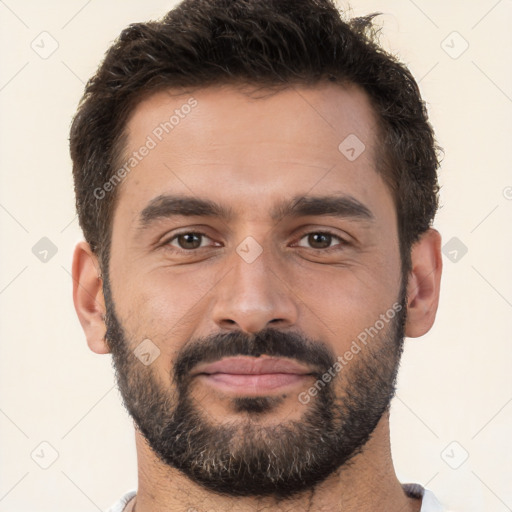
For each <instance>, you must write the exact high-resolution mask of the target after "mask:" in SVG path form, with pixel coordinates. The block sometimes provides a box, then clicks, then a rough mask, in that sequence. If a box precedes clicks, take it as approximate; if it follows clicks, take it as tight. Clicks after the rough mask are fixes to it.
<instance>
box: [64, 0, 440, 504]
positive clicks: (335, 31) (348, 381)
mask: <svg viewBox="0 0 512 512" xmlns="http://www.w3.org/2000/svg"><path fill="white" fill-rule="evenodd" d="M372 17H373V16H369V17H366V18H359V19H353V20H351V21H343V19H342V17H341V15H340V13H339V12H338V10H337V9H336V7H335V6H334V4H332V3H331V2H330V0H293V1H292V0H289V1H287V0H271V1H265V2H261V1H260V0H237V1H234V0H185V1H183V2H182V3H181V4H179V5H178V6H177V7H176V8H174V9H173V10H172V11H170V12H169V13H168V14H167V16H166V17H165V18H164V19H163V20H162V21H159V22H150V23H144V24H135V25H132V26H130V27H129V28H127V29H126V30H124V31H123V32H122V34H121V35H120V37H119V38H118V40H117V41H116V42H115V43H114V45H113V46H112V47H111V48H110V50H109V51H108V53H107V55H106V58H105V60H104V62H103V63H102V64H101V66H100V68H99V70H98V72H97V73H96V75H95V76H94V77H93V78H92V79H91V80H90V81H89V83H88V84H87V87H86V91H85V95H84V97H83V99H82V102H81V104H80V106H79V109H78V112H77V115H76V117H75V119H74V122H73V126H72V129H71V140H70V142H71V155H72V159H73V173H74V179H75V191H76V198H77V209H78V213H79V219H80V224H81V227H82V229H83V231H84V235H85V240H86V241H85V242H81V243H79V244H78V246H77V247H76V249H75V255H74V261H73V277H74V292H73V295H74V303H75V307H76V310H77V313H78V316H79V319H80V322H81V324H82V326H83V329H84V331H85V334H86V337H87V342H88V345H89V347H90V349H91V350H93V351H94V352H96V353H100V354H104V353H111V354H112V357H113V364H114V367H115V371H116V376H117V380H118V384H119V388H120V391H121V394H122V397H123V401H124V405H125V407H126V408H127V410H128V411H129V413H130V414H131V416H132V417H133V419H134V424H135V427H136V446H137V454H138V475H139V482H138V490H137V492H136V493H135V491H131V492H128V493H127V494H126V495H125V496H123V498H122V499H121V500H120V501H119V502H118V503H117V504H116V505H115V506H114V507H113V508H112V510H113V511H116V512H117V511H121V510H125V511H126V512H130V511H136V512H149V511H152V512H163V511H189V512H194V511H198V512H202V511H219V512H220V511H237V512H240V511H242V512H249V511H260V510H272V511H285V510H286V511H290V510H293V511H315V512H316V511H322V512H323V511H325V512H327V511H328V512H332V511H343V512H352V511H396V512H398V511H401V512H412V511H420V510H421V511H422V512H433V511H438V510H442V509H441V507H440V505H439V503H438V502H437V501H436V499H435V498H434V496H433V495H432V493H431V492H430V491H426V490H425V489H423V488H422V487H421V486H420V485H414V484H401V483H400V482H399V481H398V479H397V477H396V475H395V471H394V468H393V463H392V459H391V452H390V434H389V405H390V401H391V399H392V397H393V394H394V390H395V382H396V375H397V370H398V366H399V361H400V356H401V353H402V348H403V339H404V336H409V337H417V336H421V335H423V334H425V333H426V332H428V330H429V329H430V328H431V326H432V324H433V322H434V319H435V314H436V310H437V305H438V299H439V286H440V278H441V266H442V264H441V256H440V243H441V242H440V235H439V233H438V232H437V231H436V230H434V229H433V228H432V227H431V223H432V220H433V218H434V215H435V212H436V209H437V201H438V197H437V194H438V185H437V175H436V171H437V168H438V165H439V164H438V158H437V151H438V147H437V146H436V144H435V139H434V135H433V131H432V128H431V126H430V124H429V122H428V119H427V114H426V110H425V106H424V103H423V101H422V100H421V97H420V94H419V90H418V87H417V85H416V83H415V81H414V79H413V77H412V76H411V74H410V73H409V71H408V70H407V69H406V68H405V67H404V66H403V65H401V64H400V63H398V62H397V61H396V60H395V59H394V58H393V57H391V56H389V55H388V54H386V53H385V52H384V51H383V50H382V49H380V48H379V46H378V45H377V43H376V42H375V33H374V30H373V29H372Z"/></svg>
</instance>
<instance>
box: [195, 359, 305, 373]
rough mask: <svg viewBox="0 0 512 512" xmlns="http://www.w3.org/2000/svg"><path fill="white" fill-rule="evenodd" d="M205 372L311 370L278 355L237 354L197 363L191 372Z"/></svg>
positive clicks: (291, 371)
mask: <svg viewBox="0 0 512 512" xmlns="http://www.w3.org/2000/svg"><path fill="white" fill-rule="evenodd" d="M202 373H206V374H208V375H211V374H215V373H227V374H232V375H266V374H275V373H279V374H283V373H287V374H295V375H308V374H311V373H312V371H311V369H310V368H308V367H307V366H306V365H303V364H300V363H297V362H295V361H292V360H291V359H284V358H278V357H269V356H260V357H258V358H256V357H250V356H237V357H228V358H225V359H221V360H220V361H215V362H214V363H209V364H202V365H199V366H198V367H197V368H196V370H195V371H194V372H193V373H192V374H193V375H199V374H202Z"/></svg>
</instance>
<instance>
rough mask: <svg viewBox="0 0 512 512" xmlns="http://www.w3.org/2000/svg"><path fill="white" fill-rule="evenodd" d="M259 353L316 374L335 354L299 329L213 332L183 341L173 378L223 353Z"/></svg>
mask: <svg viewBox="0 0 512 512" xmlns="http://www.w3.org/2000/svg"><path fill="white" fill-rule="evenodd" d="M263 354H265V355H268V356H273V357H288V358H291V359H295V360H296V361H299V362H301V363H305V364H307V365H308V366H309V367H311V368H312V369H313V372H314V374H315V375H316V376H317V377H321V375H322V374H324V373H325V372H326V371H328V369H329V368H331V367H332V366H333V365H334V364H335V362H336V357H335V354H334V353H333V351H332V350H331V349H330V348H329V347H328V346H327V345H326V344H325V343H323V342H321V341H312V340H310V339H309V338H308V337H306V336H304V335H302V334H300V333H296V332H284V331H279V330H276V329H272V328H267V329H264V330H262V331H260V332H258V333H257V334H253V335H250V334H246V333H243V332H241V331H235V332H229V333H217V334H213V335H211V336H208V337H205V338H200V339H197V340H195V341H193V342H191V343H189V344H188V345H186V346H185V347H184V348H183V349H182V350H181V352H180V354H179V355H178V357H177V358H176V361H175V362H174V365H173V366H174V379H175V380H176V382H177V383H178V384H180V383H183V382H184V381H185V380H187V378H188V376H189V375H190V372H191V371H192V370H193V369H194V368H195V366H197V365H198V364H200V363H213V362H215V361H218V360H219V359H222V358H224V357H234V356H252V357H260V356H261V355H263Z"/></svg>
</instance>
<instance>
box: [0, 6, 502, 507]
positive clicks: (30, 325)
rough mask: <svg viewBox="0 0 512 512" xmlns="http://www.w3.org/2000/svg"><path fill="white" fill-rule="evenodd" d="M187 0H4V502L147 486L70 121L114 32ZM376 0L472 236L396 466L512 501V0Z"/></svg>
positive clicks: (417, 387) (457, 265) (462, 231)
mask: <svg viewBox="0 0 512 512" xmlns="http://www.w3.org/2000/svg"><path fill="white" fill-rule="evenodd" d="M173 3H174V2H172V1H164V0H144V1H135V0H130V1H127V0H102V1H100V0H89V1H86V0H68V1H64V0H61V1H57V0H46V1H45V2H40V1H36V0H5V1H4V0H0V38H1V46H0V52H1V74H0V108H1V118H0V168H1V188H0V228H1V251H2V252H1V255H2V264H1V266H0V309H1V345H0V432H1V437H0V461H1V462H0V463H1V468H0V512H4V511H14V510H15V511H18V512H23V511H27V512H28V511H34V510H39V511H41V512H45V511H52V512H58V511H67V510H73V511H75V512H82V511H83V512H85V511H93V510H106V509H107V508H108V507H109V506H110V505H111V504H112V503H113V502H114V501H115V500H117V499H118V498H119V497H120V495H121V494H123V493H124V492H125V491H127V490H128V489H130V488H132V487H135V486H136V454H135V448H134V441H133V427H132V425H131V421H130V419H129V417H128V415H127V413H126V412H125V411H124V409H123V407H122V405H121V402H120V396H119V394H118V392H117V390H116V388H115V383H114V378H113V371H112V369H111V366H110V364H111V363H110V356H108V355H107V356H99V355H96V354H93V353H92V352H90V351H89V349H88V348H87V345H86V342H85V338H84V335H83V333H82V331H81V328H80V326H79V323H78V320H77V318H76V315H75V312H74V309H73V305H72V300H71V278H70V275H69V272H70V267H71V255H72V250H73V246H74V244H75V243H76V242H77V241H78V240H79V239H80V237H81V233H80V231H79V228H78V223H77V220H76V218H75V212H74V196H73V188H72V180H71V169H70V159H69V155H68V147H67V138H68V130H69V125H70V120H71V117H72V114H73V112H74V110H75V108H76V105H77V102H78V100H79V98H80V96H81V93H82V90H83V87H84V83H85V81H86V80H87V78H88V77H89V76H90V75H91V74H92V73H93V72H94V70H95V68H96V66H97V65H98V63H99V61H100V59H101V58H102V55H103V54H104V52H105V50H106V49H107V47H108V45H109V44H110V42H111V41H112V40H113V39H114V38H115V37H116V36H117V35H118V33H119V32H120V31H121V29H122V28H124V27H125V26H126V25H127V24H128V23H130V22H135V21H143V20H147V19H150V18H156V17H159V16H161V15H163V14H164V13H165V12H166V11H167V10H168V8H170V7H171V6H172V5H173ZM342 5H346V3H342ZM376 10H380V11H382V12H384V13H385V15H384V16H382V17H381V23H382V24H383V25H384V29H383V32H382V42H383V44H384V45H385V46H386V47H387V48H389V49H391V50H392V51H393V52H396V53H397V54H398V55H399V56H400V58H401V59H402V60H403V61H404V62H405V63H407V64H408V65H409V66H410V68H411V70H412V72H413V74H414V75H415V76H416V78H417V79H418V80H419V81H420V86H421V89H422V94H423V96H424V98H425V99H426V100H427V102H428V106H429V111H430V115H431V120H432V123H433V124H434V127H435V128H436V131H437V137H438V140H439V143H440V144H441V146H443V147H444V149H445V153H446V156H445V158H444V161H443V164H442V169H441V173H440V181H441V184H442V192H441V199H442V208H441V210H440V212H439V214H438V217H437V220H436V223H435V227H437V229H439V230H440V231H441V233H442V235H443V244H446V243H447V242H448V241H450V240H451V239H452V238H453V237H456V240H455V241H452V242H451V243H454V244H459V249H458V253H457V260H456V261H455V262H453V261H450V259H449V258H453V257H454V256H455V253H453V250H454V248H455V250H457V249H456V246H453V247H452V246H448V248H447V249H446V250H445V252H446V254H447V256H444V265H445V269H444V275H443V281H442V296H441V303H440V308H439V313H438V318H437V322H436V324H435V327H434V328H433V329H432V331H431V332H430V333H429V334H428V335H426V336H424V337H423V338H420V339H415V340H412V339H411V340H407V342H406V349H405V355H404V359H403V364H402V369H401V374H400V381H399V389H398V396H397V398H396V399H395V400H394V404H393V411H392V443H393V453H394V460H395V464H396V468H397V472H398V475H399V477H400V479H401V480H402V481H404V482H405V481H409V482H419V483H422V484H424V485H427V486H428V488H430V489H432V490H433V491H434V492H435V493H436V494H437V495H438V497H439V498H440V499H442V500H443V501H445V502H446V503H447V504H449V505H450V507H451V509H453V510H458V511H464V512H477V511H484V510H485V511H486V512H506V511H509V510H512V486H511V485H510V478H511V474H512V448H511V443H510V433H511V427H512V377H511V372H510V366H511V362H512V358H511V356H512V343H511V333H512V322H511V318H512V315H511V313H512V309H511V308H512V285H511V283H512V271H511V265H510V261H511V239H510V233H511V230H510V225H511V221H512V173H511V162H510V147H511V140H512V139H511V136H512V120H511V119H512V118H511V113H512V66H511V62H510V55H511V49H512V44H511V43H512V32H511V31H510V26H511V25H512V1H511V0H501V1H497V0H480V1H476V2H466V1H462V0H457V1H452V2H446V1H445V0H430V1H426V0H415V1H412V0H394V1H393V0H388V1H376V0H354V1H353V12H354V14H365V13H368V12H372V11H376ZM43 31H46V32H48V34H49V35H46V34H43V35H40V34H41V32H43ZM454 31H455V32H456V33H455V34H454ZM33 41H34V43H32V42H33ZM443 41H444V42H443ZM57 43H58V48H57V49H56V50H55V51H54V53H53V54H51V55H46V54H45V52H49V51H50V50H52V49H53V48H52V45H56V44H57ZM31 44H32V46H33V47H34V49H33V48H32V47H31ZM466 44H468V45H469V46H468V48H467V49H466V50H465V51H464V52H463V53H461V52H462V50H464V48H465V46H466ZM35 50H37V51H35ZM42 57H47V58H42ZM43 237H47V238H48V239H49V240H51V242H52V244H54V246H55V248H56V249H57V253H56V254H55V255H53V256H52V254H51V252H49V253H48V255H47V261H46V262H43V261H40V259H39V258H38V257H36V255H35V254H34V253H33V247H34V246H35V245H36V244H37V243H38V242H39V241H40V239H41V238H43ZM39 243H41V244H44V243H48V242H39ZM460 244H464V245H465V246H466V247H467V254H465V255H462V252H461V251H460ZM36 248H39V250H41V249H40V247H39V246H36ZM450 251H452V252H451V254H450ZM34 252H36V254H37V253H38V251H37V250H35V251H34ZM39 256H40V257H42V255H41V254H39ZM454 442H455V444H452V443H454ZM41 443H45V444H43V445H41ZM56 454H58V458H57V459H56V460H55V461H53V458H55V456H56ZM466 455H467V457H468V458H467V460H466V461H465V462H463V463H462V461H463V460H464V457H466ZM461 463H462V464H461ZM459 464H461V465H460V467H458V469H454V468H453V467H456V466H458V465H459ZM41 466H49V467H47V469H43V468H42V467H41ZM451 466H452V467H451Z"/></svg>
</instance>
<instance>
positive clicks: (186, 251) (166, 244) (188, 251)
mask: <svg viewBox="0 0 512 512" xmlns="http://www.w3.org/2000/svg"><path fill="white" fill-rule="evenodd" d="M183 235H199V236H201V237H205V238H210V237H209V236H208V235H206V234H205V233H201V232H199V231H183V232H182V233H176V234H175V235H174V236H173V237H172V238H170V239H169V240H167V241H166V242H164V243H163V244H162V245H163V246H164V247H166V248H167V249H168V248H170V250H171V251H173V252H177V253H182V254H191V253H193V252H197V251H199V250H200V249H206V248H207V247H197V248H195V249H181V248H180V247H174V246H172V245H171V242H172V241H174V240H175V239H177V238H178V237H180V236H183ZM308 235H329V236H331V237H333V238H336V239H338V240H339V242H340V243H339V244H338V245H335V246H333V247H327V248H325V249H315V248H314V247H303V246H299V247H302V248H303V249H310V250H312V251H322V252H331V251H336V250H340V248H339V246H346V245H349V242H347V241H346V240H345V239H343V238H341V237H340V236H339V235H337V234H335V233H333V232H332V231H329V230H322V231H308V232H306V233H303V234H302V235H301V236H300V238H299V239H298V241H299V242H300V241H301V240H302V239H303V238H304V237H307V236H308Z"/></svg>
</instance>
